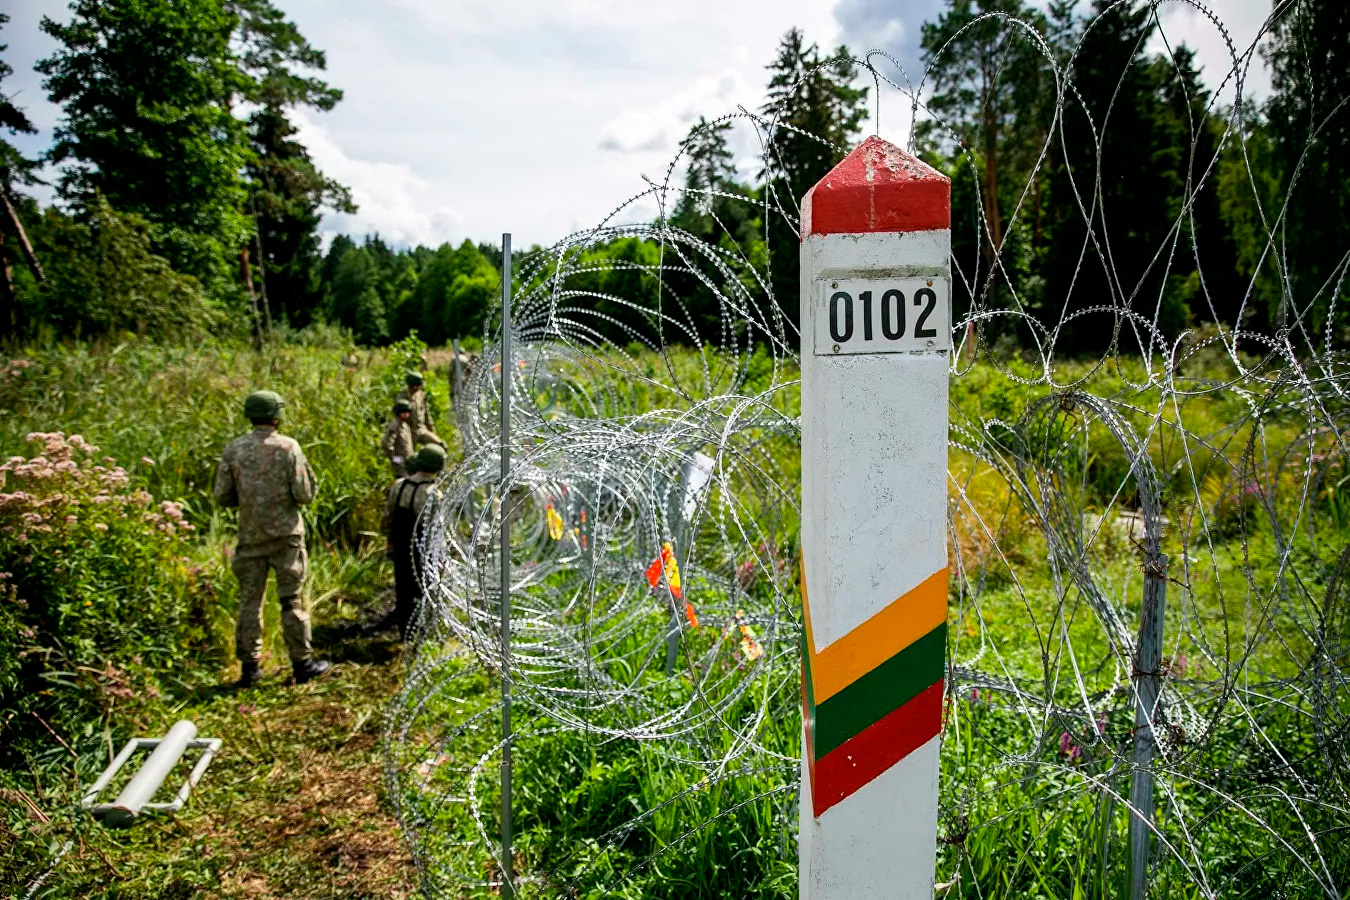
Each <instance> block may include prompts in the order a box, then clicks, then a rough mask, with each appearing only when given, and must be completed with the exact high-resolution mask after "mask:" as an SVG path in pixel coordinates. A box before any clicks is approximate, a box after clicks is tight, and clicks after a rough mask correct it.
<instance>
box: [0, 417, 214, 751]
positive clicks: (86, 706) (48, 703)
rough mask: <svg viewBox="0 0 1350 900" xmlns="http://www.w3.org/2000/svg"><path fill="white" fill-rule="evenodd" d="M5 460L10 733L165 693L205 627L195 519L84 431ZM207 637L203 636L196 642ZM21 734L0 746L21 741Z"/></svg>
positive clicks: (2, 634)
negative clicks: (162, 677)
mask: <svg viewBox="0 0 1350 900" xmlns="http://www.w3.org/2000/svg"><path fill="white" fill-rule="evenodd" d="M27 440H28V444H29V445H31V446H32V447H33V449H34V451H35V452H34V454H33V455H32V456H31V457H26V456H12V457H10V458H9V460H8V461H7V462H5V463H3V464H0V709H3V710H4V711H5V712H4V714H3V717H0V736H6V737H9V736H12V735H13V734H14V733H15V732H17V733H20V734H22V733H24V732H26V731H30V730H32V729H33V728H35V727H37V721H36V719H37V717H44V721H57V722H63V721H72V720H74V719H75V718H77V717H81V716H84V715H87V714H89V713H91V712H99V711H102V710H104V709H107V708H108V707H110V706H113V705H116V704H118V703H123V702H132V701H136V700H143V699H144V698H147V697H153V696H155V695H156V694H157V689H156V687H155V684H154V682H153V680H152V678H151V676H150V673H151V672H161V671H166V670H168V669H170V668H171V667H172V666H174V665H176V664H178V663H181V662H182V661H183V660H184V659H185V658H186V656H187V654H188V653H189V652H190V650H189V648H190V646H191V645H192V644H193V643H196V642H200V640H201V637H202V628H200V627H198V628H197V630H196V634H195V635H194V630H193V620H194V619H195V618H196V617H195V616H194V604H193V593H194V592H193V589H192V588H193V581H194V578H193V575H192V573H191V572H190V571H189V569H188V566H187V560H186V557H185V554H186V552H187V551H188V549H189V546H190V535H191V532H192V530H193V527H192V525H190V524H188V522H186V521H185V520H184V517H183V512H182V508H181V506H180V505H179V504H177V503H174V502H171V501H163V502H160V503H155V501H154V499H153V498H152V497H151V495H150V494H149V493H148V492H147V491H145V490H144V489H143V488H141V487H139V486H138V485H137V484H135V483H134V482H133V481H132V478H131V476H130V475H129V474H128V473H127V471H126V470H125V469H124V468H122V467H121V466H118V465H117V464H116V461H115V460H113V459H112V457H108V456H102V457H100V456H99V449H98V447H95V446H94V445H92V444H90V443H88V442H87V441H86V440H84V438H82V437H81V436H80V435H78V434H77V435H71V436H70V437H69V438H66V437H65V435H63V434H62V433H61V432H51V433H41V432H37V433H33V434H29V435H28V438H27ZM194 638H195V640H194ZM9 743H10V742H9V740H7V739H6V740H0V745H4V746H9Z"/></svg>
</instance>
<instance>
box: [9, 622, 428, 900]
mask: <svg viewBox="0 0 1350 900" xmlns="http://www.w3.org/2000/svg"><path fill="white" fill-rule="evenodd" d="M352 649H353V650H357V651H358V652H357V653H356V654H354V655H356V656H362V655H364V656H365V657H366V658H368V659H369V658H372V657H374V658H379V657H381V656H383V657H384V658H386V659H387V660H388V661H387V662H376V663H370V662H364V663H357V662H345V663H341V664H339V665H338V666H337V667H336V670H335V672H334V673H333V674H332V675H331V676H328V677H326V678H324V679H321V680H320V681H317V682H314V683H312V684H309V685H305V686H304V687H296V686H293V685H289V684H287V683H286V682H285V681H284V680H283V679H284V675H285V674H286V673H283V672H280V671H276V670H274V671H272V672H270V673H267V676H266V677H265V679H264V681H263V682H262V683H261V684H260V685H259V686H258V687H256V688H253V689H251V690H248V691H243V692H236V691H234V690H232V689H229V688H227V687H221V688H213V689H209V690H206V691H203V692H200V693H199V695H198V696H197V697H195V698H193V700H192V701H190V702H188V703H187V704H185V705H183V706H182V708H180V709H178V710H170V709H166V710H164V711H163V714H162V715H157V716H156V721H155V723H154V725H153V726H152V728H151V730H152V731H153V730H154V729H155V728H156V727H157V728H159V729H160V730H162V729H163V728H165V727H167V725H168V724H170V723H171V722H172V721H173V720H175V719H178V718H190V719H192V720H194V721H195V722H197V724H198V728H199V734H201V735H203V736H210V737H220V738H222V739H223V740H224V747H223V750H222V752H221V754H220V756H219V757H218V758H217V760H216V761H215V762H214V763H213V764H212V766H211V768H210V769H209V770H208V771H207V774H206V777H205V778H204V779H203V781H202V784H201V785H200V786H199V788H198V790H197V791H196V792H195V793H194V794H193V796H192V799H191V800H190V801H189V804H188V806H187V808H186V809H185V810H184V811H183V812H182V813H180V814H179V815H178V816H177V817H176V818H173V819H160V820H153V819H146V820H143V821H142V822H140V823H138V824H137V825H136V826H135V827H133V828H131V829H128V830H126V831H108V830H105V829H103V828H102V827H100V826H98V825H95V824H91V823H90V822H89V821H88V820H87V817H84V818H83V819H81V818H72V816H71V815H70V814H69V813H62V812H60V811H57V810H52V809H43V808H42V807H43V803H44V801H43V799H42V798H37V799H36V803H37V809H36V811H35V812H34V814H33V815H31V817H30V818H31V828H30V829H29V830H28V833H27V834H26V835H25V834H19V835H9V836H8V837H10V838H11V839H15V838H17V839H19V840H36V841H39V842H41V843H42V844H45V845H46V846H48V847H52V848H55V850H59V849H60V848H61V847H62V846H63V845H64V844H65V842H66V841H67V840H73V844H72V847H71V850H70V851H69V852H68V853H67V854H66V855H65V856H64V858H62V859H61V861H60V863H59V864H58V865H57V866H56V868H55V869H54V870H53V871H52V873H51V874H50V876H49V877H48V879H47V881H46V882H45V883H44V885H43V887H42V888H41V890H40V891H39V893H38V894H37V895H36V897H106V898H112V897H117V898H119V900H120V898H147V900H149V898H155V900H167V898H196V897H213V898H214V897H228V898H234V897H238V898H305V900H315V898H328V897H332V898H343V900H351V898H402V897H411V896H414V894H415V893H416V892H415V890H414V884H415V873H414V870H413V867H412V862H411V859H410V857H409V856H408V854H407V852H406V850H405V848H404V846H403V842H402V836H401V832H400V830H399V826H398V822H397V821H396V820H395V819H394V817H393V816H392V815H391V813H390V809H389V805H388V803H387V801H386V799H385V796H384V772H383V757H382V753H381V748H380V733H381V729H382V721H383V712H384V706H385V704H386V703H387V701H388V699H389V697H390V696H391V695H392V694H393V692H394V691H395V690H397V688H398V684H399V672H400V668H401V667H400V663H399V661H398V659H397V656H396V655H394V656H393V657H392V658H390V654H391V652H394V650H393V648H391V647H387V646H386V647H380V646H374V645H372V644H370V643H367V644H366V645H364V646H362V647H353V648H352ZM47 802H48V803H50V801H47ZM39 816H45V817H47V818H49V819H50V821H49V822H46V823H44V822H42V821H41V819H40V818H39ZM72 823H78V824H72ZM53 852H55V851H53ZM25 883H31V879H25ZM24 893H25V891H24V890H23V889H22V887H21V889H20V891H19V893H18V894H17V895H16V896H20V897H22V896H23V895H24Z"/></svg>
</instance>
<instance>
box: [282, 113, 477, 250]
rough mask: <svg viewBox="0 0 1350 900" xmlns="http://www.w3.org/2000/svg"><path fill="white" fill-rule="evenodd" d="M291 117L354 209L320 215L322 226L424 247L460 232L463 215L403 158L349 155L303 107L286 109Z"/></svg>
mask: <svg viewBox="0 0 1350 900" xmlns="http://www.w3.org/2000/svg"><path fill="white" fill-rule="evenodd" d="M291 120H292V122H293V123H294V125H295V128H296V130H297V131H298V132H299V139H300V141H301V143H303V144H304V145H305V146H306V147H307V148H308V149H309V153H310V156H311V157H312V158H313V160H314V163H315V165H317V166H318V167H319V169H320V170H321V171H323V172H324V174H326V175H328V176H329V177H330V178H335V179H337V180H338V181H339V182H341V183H342V184H345V185H347V186H348V187H349V188H351V192H352V200H353V201H354V202H355V203H356V206H357V211H356V212H355V213H354V214H351V213H336V214H332V215H329V216H328V217H327V218H325V220H324V224H323V230H324V231H329V232H342V233H354V234H368V233H378V234H379V235H380V236H381V237H383V238H384V239H385V240H386V241H387V242H390V243H393V244H414V245H415V244H426V245H428V246H435V245H438V244H440V243H442V242H444V241H451V240H458V239H462V238H463V237H464V216H463V215H462V214H461V213H460V212H459V211H458V210H457V209H455V208H454V207H452V206H450V205H449V204H446V203H444V202H442V201H441V200H440V198H439V197H438V196H437V195H438V194H439V193H440V191H438V190H437V188H436V187H434V186H433V185H432V184H431V183H430V182H429V181H427V179H425V178H423V177H422V176H420V175H418V174H417V173H416V172H414V171H413V169H412V167H411V166H409V165H408V164H407V163H392V162H379V161H372V160H367V159H357V158H354V157H352V156H349V155H348V154H347V152H346V151H345V150H343V149H342V147H340V146H338V144H337V142H336V141H335V140H334V139H333V136H332V135H331V134H330V133H329V131H328V129H327V128H325V127H324V126H323V125H321V124H319V123H318V122H315V121H314V120H313V119H312V118H311V117H310V116H308V115H306V114H305V113H304V112H303V111H300V112H295V113H292V114H291Z"/></svg>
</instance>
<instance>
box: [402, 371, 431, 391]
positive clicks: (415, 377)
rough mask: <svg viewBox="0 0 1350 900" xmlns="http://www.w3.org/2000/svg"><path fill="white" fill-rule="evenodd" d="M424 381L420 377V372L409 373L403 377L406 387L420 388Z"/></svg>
mask: <svg viewBox="0 0 1350 900" xmlns="http://www.w3.org/2000/svg"><path fill="white" fill-rule="evenodd" d="M425 380H426V379H424V378H423V377H422V373H421V372H409V373H408V374H407V375H404V376H403V382H404V383H405V384H406V385H408V387H420V386H421V385H422V384H423V383H424V382H425Z"/></svg>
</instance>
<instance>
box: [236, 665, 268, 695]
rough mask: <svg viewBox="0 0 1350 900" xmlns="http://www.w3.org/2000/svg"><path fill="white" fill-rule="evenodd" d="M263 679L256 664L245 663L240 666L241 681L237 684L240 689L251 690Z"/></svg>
mask: <svg viewBox="0 0 1350 900" xmlns="http://www.w3.org/2000/svg"><path fill="white" fill-rule="evenodd" d="M261 677H262V671H261V670H260V669H259V667H258V664H257V663H255V662H243V663H240V664H239V681H237V682H236V683H235V686H236V687H238V688H241V689H242V688H251V687H253V685H255V684H257V683H258V679H259V678H261Z"/></svg>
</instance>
